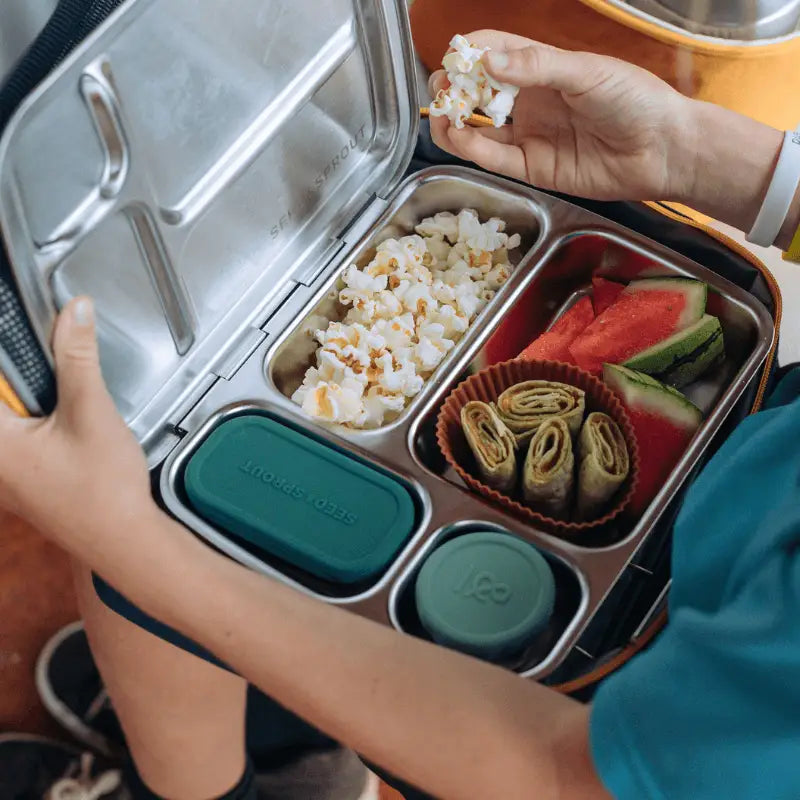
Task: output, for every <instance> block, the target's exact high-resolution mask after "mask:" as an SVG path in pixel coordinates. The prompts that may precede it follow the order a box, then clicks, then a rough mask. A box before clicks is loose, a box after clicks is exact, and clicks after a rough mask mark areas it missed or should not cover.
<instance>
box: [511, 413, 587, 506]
mask: <svg viewBox="0 0 800 800" xmlns="http://www.w3.org/2000/svg"><path fill="white" fill-rule="evenodd" d="M574 471H575V456H574V455H573V451H572V434H571V432H570V429H569V426H568V424H567V422H566V420H565V419H564V418H563V417H551V418H550V419H547V420H545V421H544V422H542V423H541V424H540V425H539V430H537V431H536V433H535V434H534V436H533V438H532V439H531V443H530V445H529V447H528V455H527V456H526V458H525V466H524V468H523V471H522V494H523V496H524V498H525V502H527V503H528V504H529V505H530V506H531V507H532V508H533V509H534V510H535V511H540V512H545V513H547V514H549V515H550V516H553V517H556V518H561V519H566V518H567V517H568V516H569V511H570V503H571V501H572V489H573V483H574V479H573V473H574Z"/></svg>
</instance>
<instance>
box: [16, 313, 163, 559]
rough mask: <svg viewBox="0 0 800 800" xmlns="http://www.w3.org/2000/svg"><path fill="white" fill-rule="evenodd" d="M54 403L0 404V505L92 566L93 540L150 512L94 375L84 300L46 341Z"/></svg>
mask: <svg viewBox="0 0 800 800" xmlns="http://www.w3.org/2000/svg"><path fill="white" fill-rule="evenodd" d="M53 349H54V354H55V364H56V377H57V381H58V405H57V408H56V410H55V412H54V413H53V414H52V416H50V417H48V418H46V419H22V418H20V417H18V416H17V415H16V414H14V413H13V412H12V411H11V410H10V409H9V408H8V407H7V406H6V405H5V404H3V403H2V402H0V452H2V459H0V508H3V509H5V510H7V511H11V512H13V513H15V514H17V515H19V516H21V517H23V518H24V519H26V520H27V521H28V522H30V523H31V524H32V525H34V526H35V527H36V528H37V529H39V530H40V531H41V532H42V533H43V534H45V535H46V536H48V537H49V538H52V539H53V540H54V541H55V542H56V543H58V544H60V545H61V546H63V547H64V548H65V549H67V550H69V551H71V552H72V553H73V554H75V555H77V556H78V557H80V558H82V559H83V560H85V561H86V562H87V563H90V564H93V563H94V562H95V560H96V558H95V556H96V551H97V550H98V545H99V542H100V540H101V539H104V540H105V539H108V538H109V537H112V538H113V537H115V536H117V537H118V536H121V535H123V534H124V532H125V530H126V526H127V527H128V528H130V525H129V524H128V523H130V521H131V520H133V519H134V518H135V519H136V520H137V521H139V520H141V519H142V517H143V515H145V516H146V515H147V514H148V513H149V512H150V511H153V512H157V508H156V506H155V503H154V502H153V500H152V496H151V494H150V486H149V479H148V473H147V464H146V461H145V458H144V454H143V453H142V450H141V448H140V447H139V444H138V443H137V441H136V440H135V438H134V437H133V435H132V434H131V433H130V431H129V430H128V428H127V426H126V425H125V423H124V422H123V420H122V419H121V417H120V416H119V414H118V413H117V410H116V408H115V406H114V403H113V401H112V400H111V397H110V396H109V394H108V392H107V390H106V387H105V384H104V382H103V378H102V375H101V373H100V362H99V356H98V349H97V342H96V338H95V327H94V314H93V309H92V304H91V302H90V301H89V300H87V299H85V298H79V299H77V300H74V301H73V302H71V303H70V304H69V305H68V306H67V307H66V308H65V309H64V311H63V312H62V314H61V315H60V317H59V319H58V322H57V325H56V329H55V333H54V339H53Z"/></svg>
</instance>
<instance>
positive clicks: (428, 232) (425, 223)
mask: <svg viewBox="0 0 800 800" xmlns="http://www.w3.org/2000/svg"><path fill="white" fill-rule="evenodd" d="M415 230H416V232H417V233H418V234H419V235H420V236H427V237H429V238H435V237H437V236H441V237H443V238H445V239H447V240H448V241H449V242H450V244H455V243H456V242H457V241H458V217H457V216H456V215H455V214H451V213H450V212H449V211H442V212H440V213H439V214H434V215H433V216H432V217H428V218H427V219H424V220H422V222H420V224H419V225H417V227H416V228H415ZM430 246H431V242H430V241H428V248H430Z"/></svg>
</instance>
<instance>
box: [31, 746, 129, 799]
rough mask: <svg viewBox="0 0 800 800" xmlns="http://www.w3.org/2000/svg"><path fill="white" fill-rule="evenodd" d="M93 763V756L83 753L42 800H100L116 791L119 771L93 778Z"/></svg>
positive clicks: (119, 783)
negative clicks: (78, 760)
mask: <svg viewBox="0 0 800 800" xmlns="http://www.w3.org/2000/svg"><path fill="white" fill-rule="evenodd" d="M93 762H94V756H93V755H92V754H91V753H84V754H83V755H82V756H81V759H80V762H75V763H73V764H71V765H70V767H69V768H68V769H67V771H66V773H65V774H64V777H63V778H60V779H59V780H57V781H56V782H55V783H54V784H53V785H52V786H51V787H50V790H49V791H48V792H47V794H46V795H45V797H44V800H100V798H101V797H104V796H106V795H109V794H111V792H114V791H116V790H117V789H118V788H119V787H120V785H121V783H122V776H121V775H120V773H119V770H109V771H108V772H104V773H103V774H102V775H98V776H97V777H96V778H93V777H92V763H93Z"/></svg>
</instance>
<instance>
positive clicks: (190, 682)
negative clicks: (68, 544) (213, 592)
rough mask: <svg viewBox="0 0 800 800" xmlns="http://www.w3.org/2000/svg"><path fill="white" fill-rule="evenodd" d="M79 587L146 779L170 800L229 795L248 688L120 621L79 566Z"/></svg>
mask: <svg viewBox="0 0 800 800" xmlns="http://www.w3.org/2000/svg"><path fill="white" fill-rule="evenodd" d="M75 584H76V588H77V592H78V602H79V605H80V608H81V613H82V614H83V618H84V621H85V624H86V633H87V635H88V637H89V642H90V644H91V647H92V652H93V654H94V658H95V661H96V663H97V666H98V669H99V670H100V673H101V675H102V677H103V680H104V682H105V685H106V688H107V689H108V693H109V695H110V697H111V700H112V703H113V705H114V710H115V711H116V713H117V716H118V717H119V720H120V722H121V724H122V728H123V730H124V732H125V736H126V739H127V742H128V746H129V748H130V752H131V755H132V757H133V760H134V762H135V764H136V768H137V770H138V772H139V774H140V776H141V778H142V780H143V781H144V782H145V783H146V784H147V786H148V787H149V788H150V789H151V790H152V791H153V792H155V793H156V794H159V795H162V796H163V797H166V798H168V800H209V798H213V797H218V796H220V795H224V794H225V793H226V792H228V791H230V790H231V789H232V788H233V787H234V786H235V785H236V784H237V783H238V781H239V780H240V779H241V777H242V775H243V773H244V768H245V703H246V693H247V684H246V682H245V681H244V680H242V679H241V678H239V677H237V676H235V675H232V674H230V673H228V672H226V671H224V670H222V669H220V668H218V667H215V666H213V665H212V664H208V663H206V662H205V661H202V660H201V659H199V658H196V657H195V656H193V655H191V654H189V653H186V652H184V651H183V650H180V649H178V648H177V647H173V646H172V645H171V644H168V643H167V642H164V641H162V640H161V639H159V638H158V637H156V636H154V635H153V634H150V633H148V632H147V631H145V630H143V629H141V628H139V627H138V626H137V625H134V624H133V623H131V622H129V621H128V620H126V619H124V618H123V617H121V616H119V615H117V614H115V613H114V612H113V611H111V610H110V609H109V608H107V607H106V606H105V605H104V604H103V603H102V602H101V601H100V599H99V598H98V597H97V594H96V593H95V591H94V587H93V586H92V581H91V575H90V573H89V572H88V571H87V570H86V569H85V568H84V567H82V566H80V565H77V564H76V565H75Z"/></svg>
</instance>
